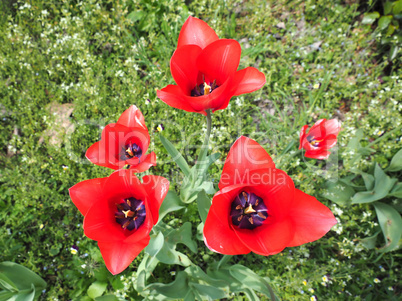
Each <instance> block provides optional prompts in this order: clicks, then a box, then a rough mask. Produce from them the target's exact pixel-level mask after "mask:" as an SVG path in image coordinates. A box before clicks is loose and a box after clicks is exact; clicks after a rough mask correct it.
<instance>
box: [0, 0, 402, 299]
mask: <svg viewBox="0 0 402 301" xmlns="http://www.w3.org/2000/svg"><path fill="white" fill-rule="evenodd" d="M0 6H2V7H0V8H1V9H0V11H2V13H1V14H2V15H1V18H0V30H1V31H0V32H1V33H0V45H1V46H0V99H1V104H0V115H1V116H0V117H1V120H0V147H1V156H0V166H1V172H0V173H1V178H0V183H1V187H0V208H1V211H0V217H1V219H0V225H1V227H0V233H1V235H0V251H1V252H0V254H1V255H0V261H6V260H8V261H13V262H17V263H19V264H22V265H24V266H26V267H28V268H29V269H32V270H33V271H35V272H36V273H38V274H39V275H40V276H41V277H42V278H44V279H45V280H46V281H47V283H48V286H47V289H46V291H45V292H43V293H42V295H41V299H42V300H70V299H74V300H80V299H81V300H87V298H89V297H87V289H88V287H89V286H90V285H91V284H92V283H93V282H95V281H96V280H103V279H106V278H108V279H110V282H109V286H108V289H107V290H108V291H110V292H111V293H114V294H116V295H117V296H120V297H122V296H126V298H129V299H133V298H139V297H138V296H137V294H136V292H135V291H134V289H133V288H132V286H131V284H130V283H131V282H130V281H131V276H132V274H133V272H134V273H135V270H136V267H138V265H139V263H140V260H141V258H142V255H140V256H139V258H138V259H136V260H135V261H134V263H133V264H132V265H131V266H130V268H129V269H128V270H127V271H125V272H124V273H123V274H122V275H121V276H115V277H112V276H111V275H110V274H108V272H107V271H106V269H105V266H104V263H103V261H102V259H101V257H100V253H99V251H98V249H97V246H96V243H95V242H93V241H91V240H89V239H87V238H85V237H84V235H83V231H82V226H81V224H82V217H81V216H80V214H79V212H78V210H76V208H75V207H74V205H73V204H72V202H71V201H70V199H69V196H68V188H69V187H71V186H73V185H74V184H75V183H77V182H79V181H82V180H86V179H90V178H95V177H105V176H108V175H109V173H110V171H109V170H106V169H104V168H100V167H97V166H94V165H90V164H89V163H88V162H87V161H86V160H85V158H84V154H85V150H86V149H87V148H88V147H89V146H90V145H91V144H92V143H93V142H95V141H97V140H98V139H99V136H100V132H101V129H102V127H103V126H104V125H106V124H108V123H111V122H115V121H116V120H117V118H118V116H119V115H120V114H121V112H123V111H124V110H125V109H126V108H128V107H129V106H130V105H132V104H135V105H137V106H138V107H139V108H140V109H141V111H142V112H143V114H144V116H145V120H146V124H147V126H148V128H149V130H150V132H154V129H155V128H156V126H157V125H158V124H160V123H163V124H164V127H165V133H164V135H165V136H166V137H169V139H170V140H171V141H172V142H173V143H174V144H175V145H176V147H177V148H178V149H180V150H181V151H182V152H183V154H184V155H185V157H186V159H187V160H188V161H189V162H194V160H195V150H196V147H197V146H199V145H201V144H202V140H203V133H204V132H203V128H202V127H200V124H202V125H203V126H204V128H205V125H204V123H205V121H204V118H203V117H202V116H201V115H198V114H193V113H186V112H184V111H179V110H176V109H172V108H169V107H168V106H167V105H165V104H164V103H163V102H162V101H160V100H158V99H157V98H156V92H155V89H157V88H162V87H164V86H166V85H167V84H172V83H173V79H172V77H171V75H170V71H169V60H170V57H171V54H172V53H173V51H174V49H175V47H176V43H177V37H178V34H179V31H180V28H181V25H182V24H183V23H184V21H185V20H186V18H187V17H188V15H189V14H191V15H194V16H196V17H199V18H201V19H203V20H205V21H206V22H207V23H208V24H209V25H210V26H211V27H212V28H214V29H215V31H216V32H217V34H218V35H219V37H221V38H233V39H236V40H238V41H239V42H240V44H241V45H242V59H241V63H240V68H244V67H247V66H255V67H258V69H259V70H260V71H262V72H264V73H265V75H266V77H267V83H266V85H265V86H264V87H263V89H261V90H259V91H257V92H254V93H252V94H249V95H245V96H240V97H236V98H234V99H232V100H231V103H230V105H229V107H228V108H227V109H226V110H223V111H218V112H216V113H214V114H213V116H212V122H213V129H212V138H211V145H212V150H213V151H217V152H220V153H221V154H222V156H221V158H222V160H223V159H224V158H225V157H226V154H227V152H228V150H229V148H230V145H231V144H232V143H233V141H234V140H235V139H236V138H237V137H238V136H240V135H246V136H249V137H251V138H254V139H256V140H257V141H258V142H260V143H261V144H262V145H263V146H264V147H265V148H266V149H267V151H268V153H269V154H270V155H271V156H272V157H273V158H274V160H275V162H277V163H278V164H280V166H281V168H282V169H284V170H285V171H286V172H287V173H289V175H291V177H292V178H293V180H294V181H295V185H296V187H298V188H300V189H302V190H303V191H305V192H306V193H309V194H312V195H314V196H316V197H317V198H319V199H320V201H322V202H323V203H325V204H326V205H328V206H330V208H331V209H332V210H333V212H334V214H335V215H336V217H337V218H338V219H339V222H340V223H339V225H338V226H337V227H335V228H334V229H333V230H332V231H330V233H329V234H327V235H326V236H325V237H324V238H323V239H321V240H319V241H317V242H314V243H310V244H307V245H305V246H301V247H297V248H289V249H286V250H285V251H284V252H282V253H280V254H277V255H274V256H270V257H262V256H257V255H247V256H236V257H234V258H233V259H232V262H233V263H236V262H239V263H242V264H244V265H246V266H248V267H249V268H251V269H252V270H254V271H255V272H257V273H258V274H260V275H263V276H267V277H269V278H270V280H271V284H272V285H273V287H274V288H275V290H276V292H277V293H278V295H279V296H280V297H281V299H283V300H308V299H309V298H310V297H311V296H313V295H314V296H316V297H317V299H318V300H350V299H351V298H353V299H354V300H397V299H398V296H400V293H401V285H400V279H399V277H398V276H399V274H400V269H401V268H402V267H401V256H400V252H399V253H398V252H397V251H394V252H390V253H386V254H381V253H378V252H376V251H375V250H367V249H365V248H364V247H363V246H362V245H361V243H360V238H363V237H367V236H370V235H372V234H374V233H375V232H376V229H378V225H377V224H376V223H377V219H376V217H375V212H374V209H373V208H372V207H370V206H368V205H364V204H363V205H355V206H352V207H348V208H340V207H339V206H337V205H335V204H333V203H331V202H330V201H329V200H327V199H325V198H323V197H322V196H321V194H322V193H323V191H324V189H325V185H324V184H325V182H326V180H327V178H328V177H329V178H333V177H341V176H345V175H348V174H350V172H351V170H352V169H353V168H358V169H360V170H367V169H368V168H369V167H370V166H371V164H372V162H378V163H380V165H381V166H382V167H386V166H387V165H388V164H389V161H390V159H391V158H392V156H393V155H394V154H395V153H396V152H397V151H398V150H399V149H400V148H401V146H402V142H401V132H400V131H399V132H398V131H397V132H394V133H392V134H391V135H388V136H387V137H386V139H378V138H379V137H380V136H381V135H384V133H387V132H389V131H391V130H392V129H393V128H395V127H396V126H397V125H399V124H401V123H402V117H401V116H402V115H401V111H402V105H401V103H400V99H401V96H402V84H401V83H402V81H401V69H400V68H399V69H398V68H396V66H398V65H400V59H399V58H395V59H394V61H393V62H392V64H390V62H389V61H388V59H387V57H386V56H385V55H384V56H383V54H382V53H380V52H379V51H378V50H377V49H378V45H377V42H378V37H377V36H376V34H375V32H373V29H372V28H371V27H370V26H368V25H362V24H361V23H360V20H361V17H362V14H363V13H364V11H361V10H360V7H359V4H358V2H355V1H348V2H347V3H345V2H343V1H330V2H329V1H323V0H318V1H283V0H281V1H275V2H274V1H273V2H270V1H269V2H267V1H259V0H253V1H223V0H219V1H206V0H205V1H203V0H195V1H179V0H172V1H167V0H163V1H156V0H140V1H136V2H132V1H125V0H121V1H106V0H104V1H95V0H91V1H83V2H80V1H73V0H59V1H39V0H32V1H27V2H23V1H9V2H3V3H2V4H0ZM390 66H391V67H390ZM147 99H149V100H150V102H149V103H148V102H147ZM320 118H338V119H340V120H341V121H342V129H343V130H342V132H341V134H340V137H339V144H338V145H339V148H338V151H337V153H336V155H335V156H334V157H333V160H335V163H336V167H339V169H338V168H336V173H325V172H324V173H323V172H321V171H323V170H326V167H327V166H326V165H325V164H324V163H322V162H321V163H319V162H318V163H316V162H315V161H313V160H309V159H304V158H303V157H302V156H300V154H296V153H295V151H296V149H297V146H298V142H297V139H298V131H299V129H300V127H301V126H302V125H304V124H307V123H310V124H311V123H312V122H314V121H316V120H318V119H320ZM357 129H362V130H363V132H364V138H363V140H362V144H363V145H370V146H371V147H372V148H373V150H375V151H376V152H375V153H374V154H371V155H365V156H362V157H361V158H359V159H358V160H357V161H356V160H354V159H353V153H351V152H350V150H348V148H347V144H348V142H349V141H350V139H352V138H353V137H354V135H355V133H356V131H357ZM151 148H152V150H153V151H155V152H156V153H157V154H158V166H157V167H155V168H153V169H152V170H151V173H153V174H157V175H164V176H167V177H168V178H171V179H176V181H177V182H178V181H180V179H181V178H180V176H179V175H178V174H177V173H176V171H177V167H175V165H174V164H173V162H171V160H170V159H169V157H168V154H167V153H166V152H165V150H164V149H163V147H162V144H161V143H160V141H159V139H157V136H156V135H152V147H151ZM222 160H221V162H220V163H218V164H216V165H214V166H213V167H212V169H211V174H210V175H211V177H212V178H213V179H215V180H216V181H217V180H218V179H219V175H220V171H221V168H222V164H223V162H222ZM326 177H327V178H326ZM399 178H400V174H399ZM173 186H174V187H173V188H177V185H173ZM175 186H176V187H175ZM186 210H187V211H188V213H191V212H194V216H197V214H196V208H195V207H193V206H189V208H187V209H186ZM180 216H181V214H177V215H176V216H172V217H170V219H171V220H170V222H171V223H172V225H178V224H182V223H184V222H185V221H186V220H182V219H181V218H180ZM190 221H191V222H197V221H198V216H197V217H193V220H190ZM73 245H76V246H78V247H79V251H78V254H76V255H73V254H71V252H70V248H71V247H72V246H73ZM198 250H199V252H198V255H192V254H189V253H188V249H186V248H185V247H182V249H181V252H183V253H186V254H187V255H188V256H192V260H194V261H195V262H198V263H199V264H204V263H205V262H204V261H205V260H206V259H207V260H219V258H220V256H218V255H215V254H213V253H212V252H210V251H208V250H207V249H206V248H205V246H204V245H203V243H202V242H201V241H198ZM175 268H176V267H175ZM176 269H179V268H176ZM169 272H170V270H169V267H166V266H158V268H157V269H156V270H155V271H154V275H153V278H152V281H161V282H164V283H167V282H169V281H172V280H173V279H174V276H172V275H170V273H169ZM324 276H327V277H328V279H329V282H324V280H323V279H322V277H324ZM375 278H378V279H379V280H380V281H381V282H380V283H375V282H374V279H375ZM303 281H306V285H305V284H304V283H303ZM322 283H323V284H324V285H323V284H322ZM311 290H314V292H312V291H311ZM233 298H234V299H236V300H242V299H243V298H244V296H234V297H233Z"/></svg>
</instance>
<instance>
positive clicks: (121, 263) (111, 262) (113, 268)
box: [98, 236, 150, 275]
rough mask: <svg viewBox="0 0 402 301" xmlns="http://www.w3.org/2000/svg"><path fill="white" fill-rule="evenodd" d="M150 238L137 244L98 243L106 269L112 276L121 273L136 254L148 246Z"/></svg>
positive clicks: (119, 242)
mask: <svg viewBox="0 0 402 301" xmlns="http://www.w3.org/2000/svg"><path fill="white" fill-rule="evenodd" d="M149 240H150V237H149V236H148V238H146V239H143V240H141V241H139V242H137V243H124V242H121V241H118V242H113V243H110V242H98V246H99V249H100V251H101V253H102V257H103V260H104V261H105V264H106V267H107V269H108V270H109V271H110V273H112V274H113V275H116V274H119V273H121V272H123V271H124V270H125V269H126V268H127V267H128V266H129V265H130V264H131V262H132V261H133V260H134V259H135V257H137V256H138V254H139V253H140V252H141V251H142V250H143V249H144V248H145V247H146V246H147V245H148V243H149Z"/></svg>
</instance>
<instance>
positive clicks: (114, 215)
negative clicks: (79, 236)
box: [69, 169, 169, 275]
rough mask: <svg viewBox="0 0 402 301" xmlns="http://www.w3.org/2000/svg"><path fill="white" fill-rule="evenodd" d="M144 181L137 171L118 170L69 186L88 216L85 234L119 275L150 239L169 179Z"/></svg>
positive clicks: (75, 201)
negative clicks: (140, 178) (139, 178)
mask: <svg viewBox="0 0 402 301" xmlns="http://www.w3.org/2000/svg"><path fill="white" fill-rule="evenodd" d="M142 180H143V183H141V182H140V181H139V180H138V178H137V177H136V176H135V175H134V171H133V170H127V169H123V170H119V171H115V172H114V173H112V174H111V175H110V177H108V178H99V179H92V180H86V181H83V182H80V183H78V184H76V185H74V186H73V187H71V188H70V189H69V192H70V197H71V200H72V201H73V203H74V204H75V206H77V208H78V210H79V211H80V212H81V213H82V214H83V215H84V233H85V235H86V236H87V237H89V238H90V239H93V240H96V241H97V242H98V246H99V248H100V251H101V254H102V257H103V259H104V261H105V264H106V267H107V268H108V270H109V271H110V272H111V273H112V274H113V275H116V274H118V273H120V272H122V271H123V270H125V269H126V268H127V267H128V266H129V265H130V263H131V262H132V261H133V260H134V258H135V257H136V256H137V255H138V254H139V253H140V252H141V250H142V249H144V248H145V247H146V246H147V245H148V243H149V240H150V237H149V232H150V231H151V229H152V227H153V225H155V224H156V223H157V222H158V218H159V215H158V212H159V207H160V205H161V204H162V201H163V199H164V198H165V196H166V194H167V192H168V190H169V181H168V180H167V179H165V178H163V177H159V176H144V177H143V178H142Z"/></svg>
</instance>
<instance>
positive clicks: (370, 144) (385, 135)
mask: <svg viewBox="0 0 402 301" xmlns="http://www.w3.org/2000/svg"><path fill="white" fill-rule="evenodd" d="M401 128H402V125H400V126H398V127H397V128H395V129H393V130H392V131H389V132H388V133H385V134H384V135H382V136H381V137H379V138H377V139H376V140H374V141H373V142H371V143H369V144H368V145H367V147H370V146H372V145H374V144H376V143H377V142H379V141H381V140H383V139H385V138H387V137H388V136H389V135H391V134H393V133H394V132H396V131H399V130H400V129H401Z"/></svg>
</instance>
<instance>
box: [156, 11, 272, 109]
mask: <svg viewBox="0 0 402 301" xmlns="http://www.w3.org/2000/svg"><path fill="white" fill-rule="evenodd" d="M240 54H241V48H240V44H239V43H238V42H237V41H236V40H230V39H219V38H218V36H217V35H216V33H215V32H214V30H213V29H212V28H210V27H209V26H208V24H207V23H205V22H204V21H201V20H200V19H197V18H193V17H191V16H190V17H188V19H187V21H186V22H185V23H184V25H183V27H182V29H181V31H180V35H179V41H178V44H177V50H176V51H175V52H174V53H173V56H172V58H171V60H170V71H171V73H172V76H173V79H174V80H175V82H176V84H177V85H168V86H167V87H165V88H163V89H162V90H158V91H157V95H158V97H159V98H160V99H162V101H164V102H165V103H166V104H168V105H169V106H172V107H174V108H177V109H181V110H185V111H188V112H197V113H201V114H204V115H205V114H206V113H205V111H206V110H208V109H212V110H213V111H216V110H223V109H225V108H226V107H227V106H228V104H229V100H230V98H231V97H232V96H235V95H240V94H245V93H250V92H253V91H255V90H258V89H260V88H261V87H262V86H263V85H264V84H265V75H264V74H263V73H261V72H259V71H258V70H257V69H256V68H253V67H248V68H245V69H242V70H239V71H237V68H238V66H239V62H240Z"/></svg>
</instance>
